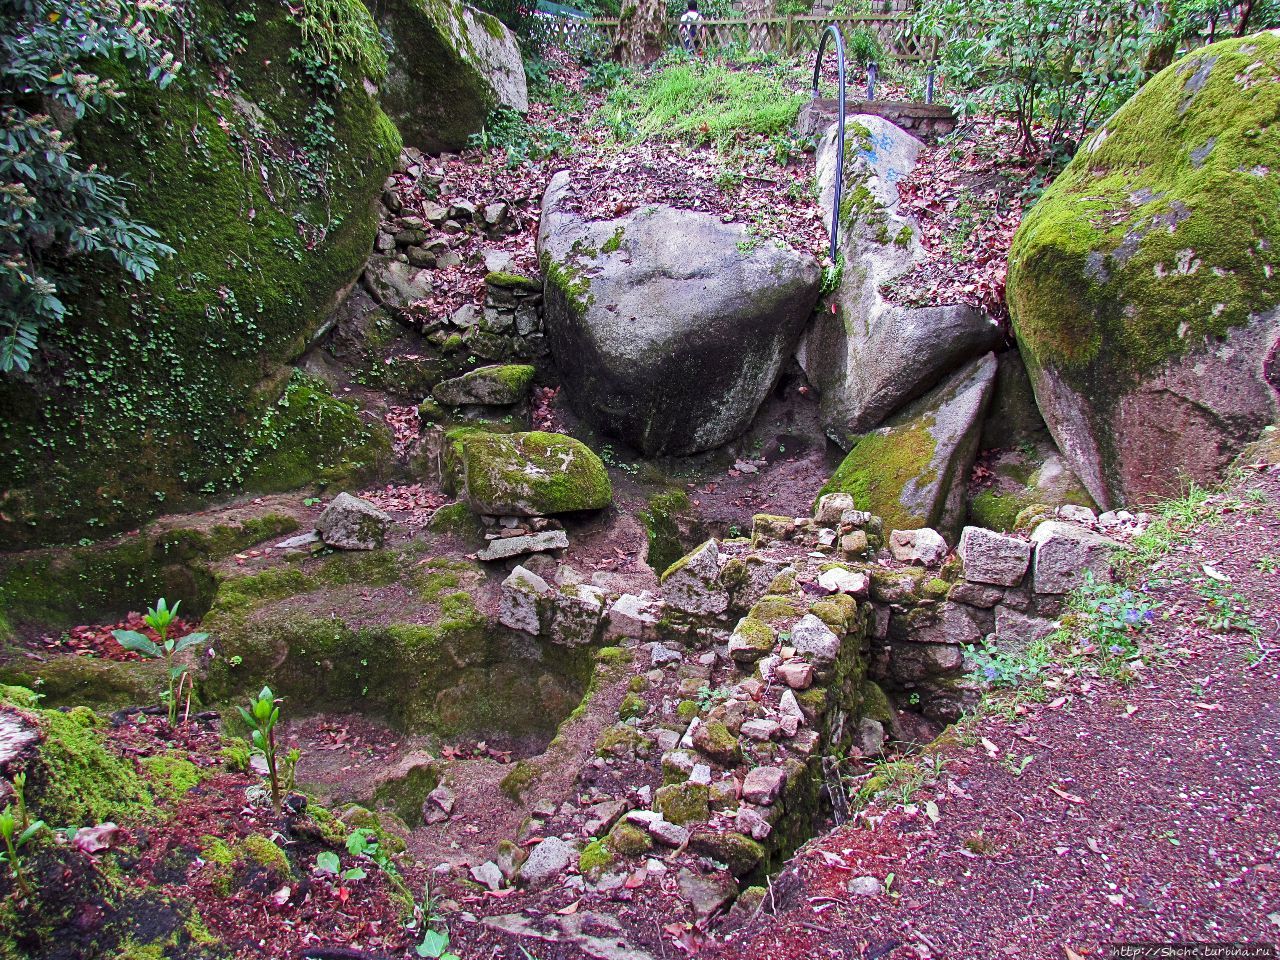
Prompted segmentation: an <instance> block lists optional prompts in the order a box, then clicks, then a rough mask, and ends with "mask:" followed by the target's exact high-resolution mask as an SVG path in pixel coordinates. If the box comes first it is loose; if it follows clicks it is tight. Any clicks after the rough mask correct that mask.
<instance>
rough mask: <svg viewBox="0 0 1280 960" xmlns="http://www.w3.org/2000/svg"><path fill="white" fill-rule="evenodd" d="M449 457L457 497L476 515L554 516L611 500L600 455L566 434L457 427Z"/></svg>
mask: <svg viewBox="0 0 1280 960" xmlns="http://www.w3.org/2000/svg"><path fill="white" fill-rule="evenodd" d="M445 457H446V458H447V461H448V469H449V471H450V473H451V474H452V476H453V479H454V482H455V485H456V486H457V488H458V493H459V495H460V496H461V497H463V498H464V499H465V500H466V501H467V503H468V504H469V505H470V506H471V508H472V509H473V510H474V511H475V512H476V513H483V514H493V515H497V516H517V517H537V516H551V515H553V514H557V513H575V512H577V511H581V510H599V509H601V508H603V507H607V506H608V505H609V504H610V503H611V502H612V501H613V487H612V485H611V484H610V483H609V474H608V471H606V470H605V468H604V464H603V463H602V462H601V461H600V458H599V457H597V456H596V455H595V454H594V453H592V452H591V449H590V448H589V447H587V446H586V444H584V443H582V442H581V441H578V440H575V439H574V438H573V437H566V436H564V435H563V434H559V433H540V432H537V431H535V432H533V433H513V434H497V433H486V432H484V431H480V430H470V429H460V430H454V431H451V432H450V433H449V436H448V438H447V443H446V445H445Z"/></svg>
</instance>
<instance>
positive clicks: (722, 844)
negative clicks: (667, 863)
mask: <svg viewBox="0 0 1280 960" xmlns="http://www.w3.org/2000/svg"><path fill="white" fill-rule="evenodd" d="M689 849H691V850H693V851H694V852H695V853H701V854H704V855H705V856H708V857H710V858H711V859H712V860H716V861H718V862H720V863H723V864H724V865H725V866H726V867H728V868H729V872H730V873H732V874H733V875H734V876H735V877H741V876H744V875H745V874H748V873H750V872H751V871H752V870H753V869H755V867H756V865H757V864H758V863H760V861H761V860H763V859H764V857H765V849H764V847H762V846H761V845H760V844H758V843H756V841H754V840H752V839H751V838H750V837H748V836H745V835H743V834H741V833H734V832H729V833H713V832H712V831H710V830H699V831H695V832H694V834H693V836H691V837H690V838H689Z"/></svg>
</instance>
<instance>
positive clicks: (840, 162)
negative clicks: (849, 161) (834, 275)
mask: <svg viewBox="0 0 1280 960" xmlns="http://www.w3.org/2000/svg"><path fill="white" fill-rule="evenodd" d="M828 36H833V37H835V38H836V56H838V57H839V58H840V62H839V72H840V98H839V109H840V113H839V115H838V117H837V119H836V124H837V127H836V192H835V197H834V198H833V199H832V201H831V265H832V266H833V267H834V266H835V264H836V241H837V240H838V238H839V231H840V194H841V193H842V192H843V191H844V36H843V35H842V34H841V33H840V28H839V27H837V26H836V25H835V24H834V23H829V24H827V29H825V30H824V31H822V39H821V40H820V41H819V42H818V58H817V59H816V60H815V61H814V62H813V99H814V100H817V99H818V76H819V74H820V73H821V71H822V54H823V53H824V52H825V51H826V49H827V37H828Z"/></svg>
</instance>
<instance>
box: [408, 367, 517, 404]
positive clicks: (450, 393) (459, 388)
mask: <svg viewBox="0 0 1280 960" xmlns="http://www.w3.org/2000/svg"><path fill="white" fill-rule="evenodd" d="M534 373H535V371H534V368H533V367H531V366H530V365H529V364H527V363H497V364H493V365H491V366H487V367H477V368H476V369H475V370H469V371H468V372H466V373H464V374H463V375H462V376H460V377H454V378H453V379H452V380H445V381H444V382H442V383H437V384H436V385H435V387H434V388H433V389H432V391H431V395H432V396H433V397H434V398H435V399H436V400H437V401H439V402H440V403H443V404H445V405H446V406H450V407H461V406H469V405H479V406H490V407H509V406H513V405H515V404H517V403H521V402H523V401H524V400H525V398H527V397H528V396H529V388H530V387H531V386H532V385H533V375H534Z"/></svg>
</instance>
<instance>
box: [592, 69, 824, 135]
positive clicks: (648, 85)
mask: <svg viewBox="0 0 1280 960" xmlns="http://www.w3.org/2000/svg"><path fill="white" fill-rule="evenodd" d="M780 72H781V73H780ZM805 99H806V96H805V95H804V94H802V93H797V92H795V91H794V90H792V89H789V87H788V84H787V83H786V79H785V70H784V69H783V68H778V69H763V70H762V69H757V68H752V69H749V70H735V69H733V68H732V67H730V66H727V65H725V64H723V63H717V62H712V61H702V60H699V61H693V62H688V61H683V60H677V61H676V62H673V63H670V64H668V65H667V66H665V67H663V68H662V69H660V70H658V71H656V72H655V73H652V74H650V75H648V76H644V77H640V78H637V79H635V80H634V81H632V82H627V83H623V84H620V85H619V86H618V87H616V88H615V89H614V91H613V93H612V94H611V95H610V97H609V99H608V101H607V102H606V103H605V106H604V107H603V108H602V111H601V113H602V115H603V119H604V121H605V123H606V124H607V125H608V126H609V127H610V128H611V129H612V130H613V132H614V135H615V137H617V138H618V139H619V140H644V139H649V138H652V137H664V138H665V137H672V136H674V137H678V138H680V139H683V140H687V141H689V142H691V143H693V144H697V145H703V144H715V145H716V146H720V147H724V146H727V145H728V144H730V143H732V142H733V141H735V140H737V139H739V138H742V137H751V136H764V137H771V136H777V135H780V134H783V133H785V132H786V131H787V130H789V129H790V128H791V126H792V124H794V123H795V119H796V114H797V113H798V112H799V110H800V106H801V104H803V103H804V101H805ZM624 118H625V119H624Z"/></svg>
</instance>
